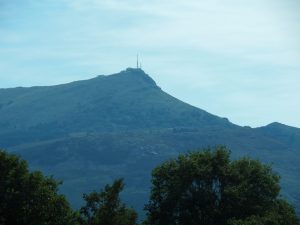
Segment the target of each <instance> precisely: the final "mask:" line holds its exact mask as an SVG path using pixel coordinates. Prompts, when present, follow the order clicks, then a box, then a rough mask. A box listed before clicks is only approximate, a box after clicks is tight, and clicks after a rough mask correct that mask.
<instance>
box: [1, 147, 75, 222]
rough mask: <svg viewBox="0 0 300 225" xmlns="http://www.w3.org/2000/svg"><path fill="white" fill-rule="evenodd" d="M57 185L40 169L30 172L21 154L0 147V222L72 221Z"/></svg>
mask: <svg viewBox="0 0 300 225" xmlns="http://www.w3.org/2000/svg"><path fill="white" fill-rule="evenodd" d="M58 185H59V183H58V182H57V181H55V180H54V179H53V178H51V177H45V176H43V174H42V173H41V172H29V170H28V166H27V163H26V161H24V160H22V159H21V158H20V157H18V156H16V155H13V154H9V153H7V152H5V151H0V224H2V225H12V224H14V225H23V224H24V225H52V224H53V225H69V224H75V222H76V216H75V213H74V212H73V211H72V210H71V208H70V206H69V204H68V202H67V201H66V199H65V198H64V196H62V195H59V194H58V193H57V192H58Z"/></svg>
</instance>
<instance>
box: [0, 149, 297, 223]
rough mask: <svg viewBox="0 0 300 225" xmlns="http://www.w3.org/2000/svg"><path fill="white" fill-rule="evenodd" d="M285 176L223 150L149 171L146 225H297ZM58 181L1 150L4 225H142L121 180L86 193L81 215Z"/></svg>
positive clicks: (0, 210) (184, 157)
mask: <svg viewBox="0 0 300 225" xmlns="http://www.w3.org/2000/svg"><path fill="white" fill-rule="evenodd" d="M279 180H280V177H279V176H278V175H277V174H276V173H274V172H273V170H272V168H271V167H270V166H269V165H264V164H262V163H261V162H260V161H258V160H253V159H250V158H241V159H238V160H231V159H230V151H229V150H227V149H226V148H225V147H216V148H215V149H204V150H201V151H194V152H190V153H187V154H182V155H179V156H178V158H176V159H172V160H169V161H167V162H165V163H163V164H162V165H160V166H158V167H156V168H155V169H154V170H153V172H152V187H151V194H150V199H149V202H148V203H147V204H146V205H145V210H146V219H145V220H144V221H143V222H142V224H143V225H202V224H203V225H299V221H298V219H297V216H296V213H295V210H294V208H293V207H292V206H291V205H290V204H289V203H288V202H287V201H285V200H284V199H282V198H281V197H280V186H279ZM59 185H60V182H57V181H56V180H55V179H53V178H52V177H47V176H44V175H43V174H42V173H41V172H30V171H29V169H28V165H27V162H26V161H24V160H22V159H21V158H20V157H18V156H16V155H13V154H9V153H7V152H5V151H0V225H137V224H138V215H137V213H136V212H135V211H134V209H132V208H130V207H128V206H126V205H125V204H124V203H123V202H122V201H121V200H120V192H121V191H122V190H123V188H124V182H123V180H122V179H118V180H115V181H114V182H113V183H112V184H111V185H106V186H105V187H104V189H102V190H101V191H99V192H96V191H94V192H91V193H89V194H84V195H83V199H84V200H85V204H84V205H83V206H82V207H81V208H80V210H78V211H76V210H73V209H72V208H71V207H70V204H69V203H68V201H67V200H66V198H65V197H64V196H63V195H61V194H59V193H58V187H59Z"/></svg>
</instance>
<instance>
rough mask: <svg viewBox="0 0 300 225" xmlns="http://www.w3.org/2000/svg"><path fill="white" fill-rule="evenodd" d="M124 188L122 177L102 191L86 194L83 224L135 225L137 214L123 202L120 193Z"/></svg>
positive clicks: (82, 213) (82, 212) (82, 210)
mask: <svg viewBox="0 0 300 225" xmlns="http://www.w3.org/2000/svg"><path fill="white" fill-rule="evenodd" d="M123 188H124V183H123V180H122V179H119V180H116V181H114V183H113V184H112V185H111V186H110V185H106V186H105V188H104V190H103V191H101V192H99V193H98V192H92V193H90V194H88V195H87V194H85V195H84V200H85V201H86V205H85V206H84V207H82V208H81V210H80V213H81V216H82V217H81V218H82V223H83V224H88V225H135V224H137V223H136V220H137V214H136V212H135V211H134V210H133V209H130V208H127V207H126V206H125V204H123V203H121V201H120V197H119V194H120V192H121V191H122V190H123Z"/></svg>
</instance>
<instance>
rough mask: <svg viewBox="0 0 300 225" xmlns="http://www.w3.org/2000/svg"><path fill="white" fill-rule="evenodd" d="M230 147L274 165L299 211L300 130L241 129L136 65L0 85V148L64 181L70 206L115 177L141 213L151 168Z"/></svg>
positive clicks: (235, 153) (275, 125)
mask: <svg viewBox="0 0 300 225" xmlns="http://www.w3.org/2000/svg"><path fill="white" fill-rule="evenodd" d="M213 145H227V146H228V147H229V148H231V150H232V157H234V158H238V157H242V156H250V157H254V158H258V159H260V160H262V161H264V162H266V163H274V169H275V171H276V172H278V173H279V174H281V175H282V185H283V195H284V196H287V197H288V199H289V200H290V201H291V202H292V203H293V204H294V205H295V206H296V207H297V210H298V212H299V211H300V177H299V171H300V166H299V165H300V163H299V162H300V154H299V149H300V129H299V128H295V127H290V126H287V125H283V124H280V123H277V122H275V123H271V124H269V125H266V126H263V127H259V128H250V127H241V126H239V125H235V124H233V123H231V122H230V121H228V120H227V119H226V118H221V117H218V116H215V115H213V114H210V113H208V112H206V111H205V110H202V109H200V108H197V107H194V106H192V105H189V104H187V103H184V102H182V101H180V100H178V99H177V98H175V97H173V96H171V95H169V94H167V93H166V92H164V91H163V90H162V89H161V88H160V87H158V86H157V84H156V83H155V81H154V80H153V79H152V78H151V77H150V76H149V75H148V74H146V73H145V72H144V71H143V70H141V69H133V68H128V69H126V70H123V71H121V72H120V73H116V74H113V75H109V76H104V75H100V76H97V77H95V78H92V79H88V80H83V81H75V82H71V83H67V84H62V85H55V86H39V87H31V88H30V87H29V88H24V89H22V88H15V89H0V147H1V148H6V149H7V150H9V151H11V152H15V153H17V154H19V155H21V156H22V157H24V158H25V159H27V160H28V161H29V164H30V166H31V169H39V170H42V171H43V172H45V173H46V174H49V175H54V176H55V177H57V178H58V179H62V180H64V185H63V186H62V192H63V193H65V194H66V195H67V196H68V198H69V199H70V200H71V202H72V204H73V206H74V207H78V206H79V205H80V204H81V202H80V200H78V199H80V196H81V194H82V193H83V192H87V191H90V190H93V189H97V188H98V187H100V186H103V185H104V184H106V183H109V182H111V181H112V180H113V179H115V178H118V177H124V178H125V181H127V184H128V190H127V191H125V194H124V198H125V199H127V201H128V202H129V203H130V204H131V205H133V206H134V207H136V208H137V209H139V210H141V209H142V208H143V204H144V203H146V199H147V196H148V194H149V193H148V190H149V185H150V174H151V170H152V169H153V168H154V167H155V166H156V165H158V164H159V163H161V162H162V161H164V160H167V159H169V158H172V157H176V155H178V154H179V153H184V152H186V151H189V150H196V149H202V148H205V147H207V146H213Z"/></svg>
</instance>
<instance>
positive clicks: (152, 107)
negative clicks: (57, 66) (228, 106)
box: [0, 69, 232, 147]
mask: <svg viewBox="0 0 300 225" xmlns="http://www.w3.org/2000/svg"><path fill="white" fill-rule="evenodd" d="M0 106H1V107H0V117H1V120H0V126H1V127H2V129H1V131H0V135H1V136H3V137H7V139H6V140H5V141H2V142H0V145H1V146H4V147H6V146H11V145H16V144H20V143H27V142H29V141H39V140H45V139H48V138H55V137H61V136H62V135H66V134H69V133H74V132H103V131H116V130H128V129H130V130H131V129H144V128H152V127H153V128H169V127H177V126H180V127H182V126H187V127H199V126H201V127H202V126H232V124H230V123H229V122H228V121H227V120H225V119H221V118H218V117H216V116H213V115H211V114H209V113H207V112H205V111H203V110H200V109H197V108H195V107H192V106H190V105H187V104H185V103H183V102H181V101H179V100H177V99H175V98H174V97H172V96H170V95H168V94H166V93H165V92H163V91H162V90H161V89H160V88H159V87H158V86H157V85H156V84H155V82H154V81H153V80H152V79H151V78H150V77H149V76H148V75H146V74H145V73H144V72H143V71H142V70H140V69H127V70H126V71H122V72H121V73H119V74H115V75H111V76H99V77H97V78H94V79H91V80H86V81H79V82H73V83H70V84H64V85H57V86H51V87H33V88H17V89H6V90H0ZM24 132H25V133H24ZM30 134H32V135H30ZM12 137H14V138H12Z"/></svg>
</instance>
